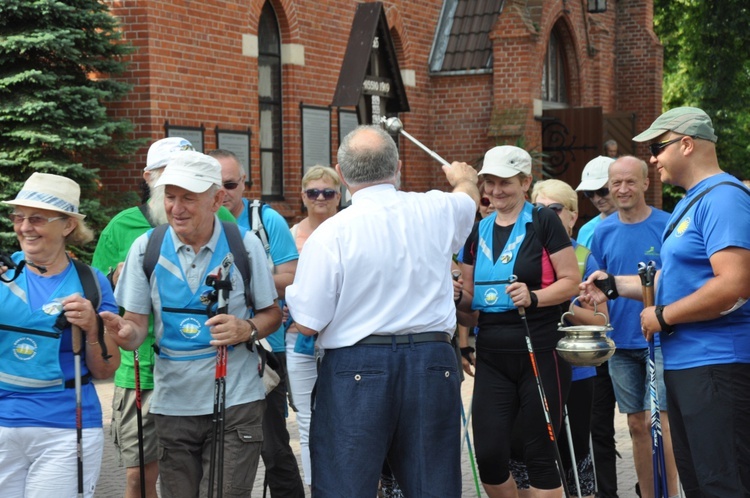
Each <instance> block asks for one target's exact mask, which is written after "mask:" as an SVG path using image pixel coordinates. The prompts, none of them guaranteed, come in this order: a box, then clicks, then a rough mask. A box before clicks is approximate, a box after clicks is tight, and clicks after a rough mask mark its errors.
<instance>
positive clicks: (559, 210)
mask: <svg viewBox="0 0 750 498" xmlns="http://www.w3.org/2000/svg"><path fill="white" fill-rule="evenodd" d="M535 206H537V207H546V208H550V209H551V210H552V211H554V212H556V213H557V214H560V213H562V211H563V209H565V206H563V205H562V204H560V203H559V202H553V203H552V204H547V205H544V204H542V203H541V202H537V203H536V204H535Z"/></svg>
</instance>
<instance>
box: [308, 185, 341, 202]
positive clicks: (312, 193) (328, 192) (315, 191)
mask: <svg viewBox="0 0 750 498" xmlns="http://www.w3.org/2000/svg"><path fill="white" fill-rule="evenodd" d="M336 193H337V192H336V191H335V190H333V189H332V188H324V189H322V190H321V189H319V188H309V189H307V190H305V195H306V196H307V198H308V199H310V200H311V201H314V200H315V199H317V198H318V197H320V194H323V198H324V199H325V200H327V201H330V200H331V199H333V198H334V197H336Z"/></svg>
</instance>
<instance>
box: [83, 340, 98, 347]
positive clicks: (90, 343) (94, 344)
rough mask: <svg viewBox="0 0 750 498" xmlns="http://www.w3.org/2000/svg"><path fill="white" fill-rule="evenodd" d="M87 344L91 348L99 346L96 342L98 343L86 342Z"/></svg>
mask: <svg viewBox="0 0 750 498" xmlns="http://www.w3.org/2000/svg"><path fill="white" fill-rule="evenodd" d="M86 344H88V345H89V346H98V345H99V341H96V342H89V341H86Z"/></svg>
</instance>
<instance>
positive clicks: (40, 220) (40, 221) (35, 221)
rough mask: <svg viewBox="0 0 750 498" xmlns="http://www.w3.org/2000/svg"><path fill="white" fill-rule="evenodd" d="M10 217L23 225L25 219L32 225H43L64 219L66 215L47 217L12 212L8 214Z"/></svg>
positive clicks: (16, 223) (15, 223)
mask: <svg viewBox="0 0 750 498" xmlns="http://www.w3.org/2000/svg"><path fill="white" fill-rule="evenodd" d="M8 217H9V218H10V221H12V222H13V224H14V225H22V224H23V220H28V222H29V224H30V225H31V226H32V227H43V226H44V225H46V224H47V223H49V222H51V221H57V220H64V219H65V218H66V217H65V216H55V217H54V218H47V217H45V216H39V215H38V214H33V215H31V216H24V215H22V214H20V213H10V214H9V215H8Z"/></svg>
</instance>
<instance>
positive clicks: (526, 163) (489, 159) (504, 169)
mask: <svg viewBox="0 0 750 498" xmlns="http://www.w3.org/2000/svg"><path fill="white" fill-rule="evenodd" d="M519 173H523V174H525V175H530V174H531V156H530V155H529V153H528V152H526V151H525V150H523V149H521V148H519V147H515V146H513V145H499V146H497V147H493V148H492V149H490V150H488V151H487V153H486V154H485V155H484V162H483V163H482V170H481V171H480V172H479V174H480V175H494V176H497V177H500V178H512V177H514V176H516V175H517V174H519Z"/></svg>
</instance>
